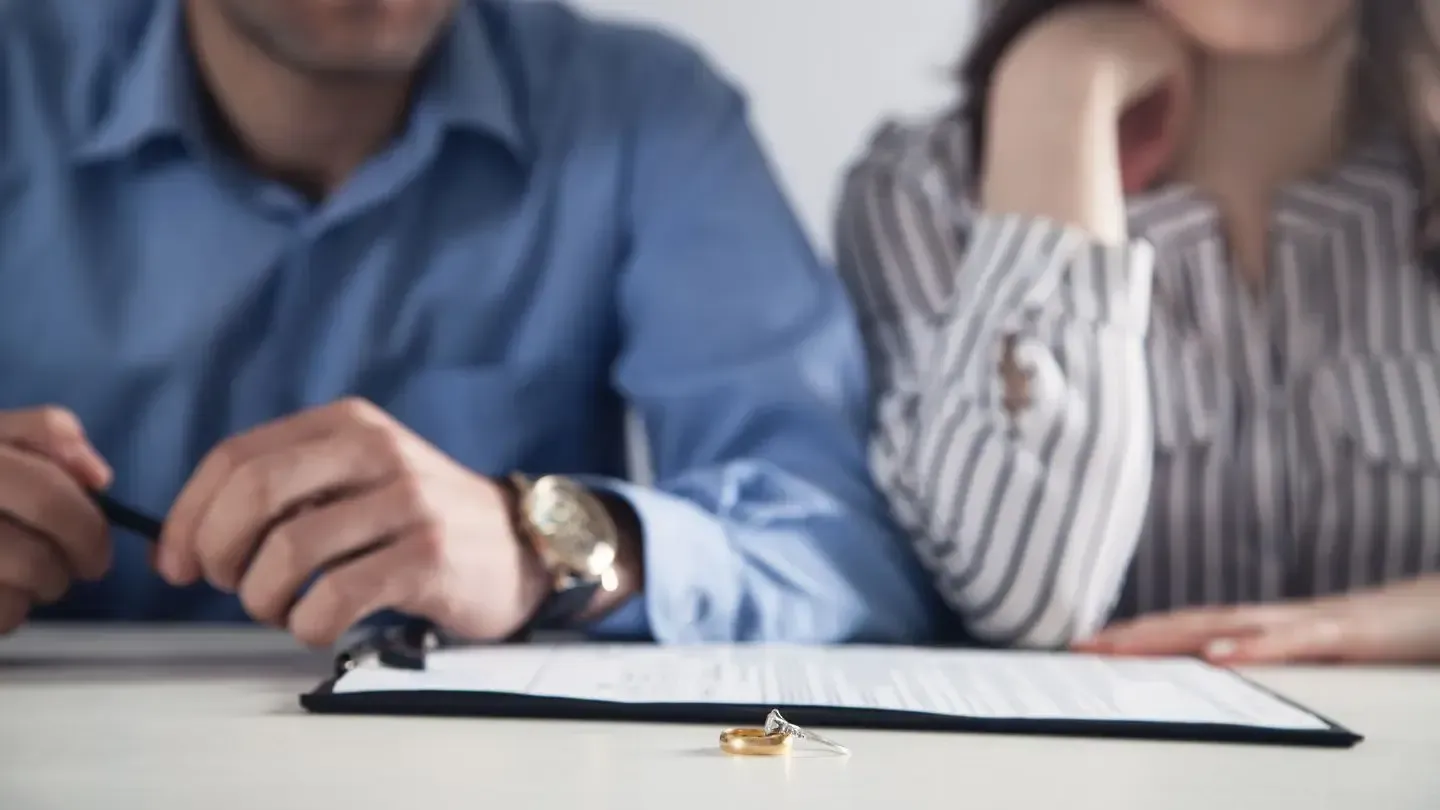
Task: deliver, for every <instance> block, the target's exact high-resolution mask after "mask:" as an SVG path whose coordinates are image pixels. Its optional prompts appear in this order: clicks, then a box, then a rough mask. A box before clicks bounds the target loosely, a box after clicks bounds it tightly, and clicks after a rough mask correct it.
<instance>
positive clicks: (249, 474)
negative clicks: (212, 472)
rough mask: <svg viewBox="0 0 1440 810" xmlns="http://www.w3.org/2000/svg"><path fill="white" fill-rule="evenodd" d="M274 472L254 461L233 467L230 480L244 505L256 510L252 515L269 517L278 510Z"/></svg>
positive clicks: (277, 491) (277, 492) (277, 489)
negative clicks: (241, 496)
mask: <svg viewBox="0 0 1440 810" xmlns="http://www.w3.org/2000/svg"><path fill="white" fill-rule="evenodd" d="M276 475H277V473H276V471H275V470H274V469H272V468H271V467H269V466H267V465H265V464H261V463H259V462H256V461H248V462H245V463H242V464H239V465H237V466H236V467H234V472H233V473H232V474H231V477H230V480H231V481H232V482H233V486H234V487H236V491H237V492H239V493H242V494H243V497H244V499H245V501H246V505H247V506H249V507H250V508H252V509H255V510H257V511H256V512H254V514H260V515H269V514H273V513H274V510H276V509H277V508H279V507H280V506H281V505H282V504H280V503H279V502H278V501H279V498H280V494H279V486H278V483H277V481H276Z"/></svg>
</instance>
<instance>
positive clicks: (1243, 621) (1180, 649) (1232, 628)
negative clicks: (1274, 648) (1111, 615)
mask: <svg viewBox="0 0 1440 810" xmlns="http://www.w3.org/2000/svg"><path fill="white" fill-rule="evenodd" d="M1276 613H1277V610H1276V608H1274V607H1271V606H1247V607H1217V608H1199V609H1196V610H1188V611H1181V612H1178V613H1168V614H1162V615H1158V616H1150V617H1145V618H1141V619H1137V620H1135V621H1132V622H1126V623H1122V624H1117V625H1113V626H1112V627H1110V628H1108V629H1106V630H1104V631H1102V632H1101V633H1100V634H1098V635H1097V636H1095V637H1094V638H1093V639H1089V640H1088V641H1085V642H1082V643H1080V644H1078V645H1076V649H1077V650H1080V651H1084V652H1094V653H1100V654H1104V655H1196V654H1199V653H1200V652H1201V651H1202V650H1203V649H1204V647H1205V645H1206V643H1208V642H1210V641H1212V640H1214V639H1217V638H1234V637H1240V636H1245V635H1249V634H1251V633H1254V632H1256V631H1257V630H1258V629H1259V628H1261V627H1263V626H1264V625H1265V624H1266V623H1268V622H1271V621H1274V620H1275V616H1276Z"/></svg>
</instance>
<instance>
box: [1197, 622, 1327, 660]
mask: <svg viewBox="0 0 1440 810" xmlns="http://www.w3.org/2000/svg"><path fill="white" fill-rule="evenodd" d="M1348 636H1349V633H1347V631H1346V624H1345V622H1344V621H1343V620H1341V619H1340V618H1339V617H1337V616H1325V615H1315V616H1311V617H1307V618H1300V619H1296V620H1294V621H1290V622H1285V623H1283V624H1276V625H1271V626H1268V627H1266V628H1265V629H1264V630H1262V631H1261V632H1259V633H1257V634H1255V635H1253V636H1249V637H1246V638H1236V639H1231V638H1219V639H1216V640H1214V641H1212V642H1211V643H1210V644H1209V645H1208V646H1207V647H1206V648H1205V651H1204V655H1205V658H1206V660H1208V661H1210V662H1212V663H1215V664H1220V665H1223V666H1237V665H1242V664H1291V663H1302V662H1303V663H1321V662H1331V661H1337V660H1341V659H1343V658H1345V657H1346V654H1347V653H1348V652H1349V650H1348V649H1347V641H1348Z"/></svg>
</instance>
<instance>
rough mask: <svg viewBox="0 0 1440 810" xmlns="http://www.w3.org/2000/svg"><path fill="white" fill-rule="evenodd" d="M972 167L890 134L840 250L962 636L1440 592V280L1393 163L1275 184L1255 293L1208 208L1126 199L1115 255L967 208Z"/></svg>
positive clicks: (932, 142)
mask: <svg viewBox="0 0 1440 810" xmlns="http://www.w3.org/2000/svg"><path fill="white" fill-rule="evenodd" d="M966 152H967V139H966V137H965V125H964V124H963V123H962V122H959V121H957V120H955V119H953V118H945V119H941V120H939V121H936V122H931V123H928V124H926V125H924V126H920V127H907V126H902V125H897V124H891V125H888V126H886V127H884V128H882V130H881V131H880V133H879V134H878V135H877V136H876V138H875V139H874V141H873V142H872V144H871V146H870V149H869V151H868V153H867V154H866V155H865V157H864V158H863V159H862V160H861V161H859V162H858V163H857V164H856V165H855V167H854V168H853V169H852V171H851V173H850V175H849V177H848V179H847V185H846V190H845V196H844V200H843V202H842V205H841V208H840V213H839V222H838V233H837V245H838V249H839V254H840V255H839V258H840V265H841V270H842V273H843V275H844V276H845V278H846V282H847V284H848V285H849V286H850V288H851V291H852V294H853V295H854V297H855V299H856V301H857V304H858V307H859V309H860V313H861V318H862V322H863V326H864V328H865V332H866V335H867V339H868V341H869V346H870V354H871V357H870V361H871V366H872V369H873V373H874V375H875V377H876V384H877V389H878V390H879V391H880V392H881V393H880V402H879V406H878V410H877V414H876V427H875V433H874V437H873V441H872V450H871V457H872V464H873V465H874V469H875V473H876V478H877V480H878V481H879V483H880V485H881V486H882V488H883V489H885V491H886V492H887V494H888V495H889V497H890V499H891V501H892V504H893V507H894V510H895V512H896V515H897V517H898V518H899V520H900V521H901V522H902V523H903V524H904V525H905V527H906V528H907V529H908V530H909V531H910V532H911V534H912V536H913V537H914V538H915V543H916V546H917V550H918V552H919V555H920V557H921V559H922V560H923V561H924V563H925V565H926V566H927V567H928V568H929V570H930V571H931V572H932V574H933V576H934V578H935V580H936V583H937V586H938V587H939V589H940V591H941V593H942V595H943V596H944V597H945V599H946V600H947V602H948V603H949V604H950V605H951V607H952V608H953V609H954V610H955V611H956V612H957V613H958V614H959V615H960V616H961V617H962V618H963V620H964V621H965V623H966V625H967V627H968V629H969V630H970V631H971V632H972V633H973V634H975V635H976V636H977V637H979V638H981V639H984V640H987V641H993V642H999V643H1006V644H1017V645H1022V646H1054V645H1060V644H1064V643H1066V642H1069V641H1072V640H1074V639H1076V638H1077V637H1083V636H1086V635H1088V634H1090V633H1092V632H1094V631H1096V630H1098V629H1099V628H1100V627H1102V626H1103V625H1104V624H1106V623H1107V622H1108V621H1110V620H1111V619H1115V618H1124V617H1128V616H1133V615H1136V614H1140V613H1148V612H1153V611H1167V610H1172V609H1178V608H1183V607H1190V606H1199V605H1210V604H1228V603H1242V602H1256V601H1274V600H1279V599H1287V598H1302V597H1311V596H1319V595H1324V594H1330V593H1335V592H1339V591H1345V590H1349V589H1355V588H1360V587H1364V586H1368V585H1375V584H1379V583H1383V582H1387V581H1391V580H1396V579H1401V578H1408V577H1413V576H1416V575H1419V574H1422V573H1426V572H1433V571H1437V570H1440V289H1437V286H1436V285H1437V279H1440V277H1437V275H1436V274H1435V273H1434V272H1433V270H1432V268H1429V267H1422V266H1421V265H1420V264H1419V263H1418V262H1417V261H1416V259H1415V258H1414V252H1413V250H1412V247H1411V245H1412V231H1413V228H1414V223H1413V220H1414V215H1415V208H1416V202H1417V197H1416V193H1415V190H1414V189H1413V188H1412V184H1411V183H1410V182H1409V180H1408V179H1407V172H1406V165H1407V164H1406V159H1405V156H1404V153H1403V150H1401V149H1399V148H1398V147H1395V146H1393V145H1376V146H1374V147H1372V148H1369V149H1366V150H1360V151H1359V152H1357V153H1356V154H1355V155H1354V156H1353V159H1351V160H1350V161H1349V162H1347V163H1346V164H1345V165H1343V166H1341V167H1339V168H1337V169H1336V170H1334V171H1333V172H1331V173H1330V174H1328V175H1327V176H1324V177H1320V178H1317V179H1314V180H1310V181H1306V182H1301V183H1297V184H1295V185H1293V186H1291V187H1289V188H1287V189H1285V190H1284V191H1283V192H1282V193H1281V194H1280V195H1279V196H1278V198H1277V200H1276V206H1275V213H1274V221H1273V223H1272V227H1271V235H1272V256H1273V260H1272V263H1271V265H1270V268H1269V273H1268V276H1267V285H1268V286H1267V288H1266V289H1265V290H1263V291H1259V292H1257V291H1255V290H1253V289H1252V288H1250V287H1249V286H1247V284H1246V282H1245V281H1243V280H1242V279H1241V278H1240V277H1239V276H1238V275H1237V274H1235V273H1234V272H1232V268H1231V267H1230V264H1229V261H1228V258H1229V257H1228V255H1227V250H1226V245H1225V240H1224V236H1223V234H1222V230H1221V227H1220V222H1219V216H1218V213H1217V211H1216V209H1215V208H1214V207H1213V205H1211V204H1210V203H1209V202H1207V200H1206V199H1205V198H1203V197H1202V196H1201V195H1200V194H1199V193H1198V192H1196V191H1195V190H1194V189H1192V188H1188V187H1184V186H1171V187H1167V188H1165V189H1162V190H1160V191H1157V192H1155V193H1151V194H1147V195H1144V196H1141V197H1137V198H1134V199H1132V200H1131V205H1130V210H1129V222H1130V237H1131V241H1130V243H1129V244H1127V245H1123V246H1106V245H1102V244H1100V243H1098V242H1096V241H1094V240H1092V239H1090V238H1089V237H1088V235H1087V234H1085V233H1083V232H1081V231H1079V230H1078V229H1073V228H1067V227H1063V226H1060V225H1058V224H1055V223H1051V222H1048V221H1042V220H1038V219H1034V218H1026V217H1020V216H1013V215H1005V216H997V215H988V214H986V213H983V212H981V211H978V210H976V208H975V207H974V206H973V204H972V202H971V200H970V199H969V198H967V189H968V188H970V179H971V172H970V168H969V167H968V166H967V165H966V163H967V160H968V158H967V156H966ZM1002 356H1013V357H1014V358H1015V359H1016V362H1017V363H1018V365H1019V366H1020V367H1021V368H1023V369H1024V371H1025V373H1026V375H1027V377H1028V380H1029V389H1030V395H1029V400H1028V403H1027V405H1026V406H1025V407H1023V408H1021V409H1019V410H1014V409H1012V408H1010V407H1007V406H1006V404H1005V403H1004V402H1003V401H1002V400H1004V397H1005V390H1006V387H1005V386H1004V385H1003V384H1002V379H1001V372H1000V365H1001V360H1002Z"/></svg>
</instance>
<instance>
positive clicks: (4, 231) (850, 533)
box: [0, 0, 933, 642]
mask: <svg viewBox="0 0 1440 810" xmlns="http://www.w3.org/2000/svg"><path fill="white" fill-rule="evenodd" d="M197 81H198V79H197V75H196V72H195V70H194V68H193V63H192V61H191V56H190V54H189V51H188V45H187V44H186V39H185V35H184V25H183V19H182V13H181V11H180V8H179V3H178V2H177V0H43V2H37V1H36V0H13V1H12V0H0V409H11V408H20V407H28V406H35V405H40V404H47V403H48V404H58V405H63V406H66V407H68V408H71V409H72V410H74V411H75V412H76V413H77V414H78V415H79V416H80V418H81V419H82V421H83V422H84V424H85V426H86V429H87V431H88V433H89V435H90V437H91V439H92V440H93V442H94V443H95V445H96V447H97V448H98V449H99V451H100V452H101V453H102V454H103V455H104V456H105V458H106V459H107V460H108V461H109V462H110V463H111V464H112V466H113V467H114V469H115V473H116V477H115V485H114V494H115V495H116V496H117V497H118V498H120V499H122V500H125V501H129V502H132V503H134V504H136V505H139V506H141V507H143V508H146V509H149V510H153V511H154V512H156V513H164V512H165V510H166V509H167V507H168V506H169V504H170V503H171V500H172V499H173V498H174V497H175V495H176V494H177V493H178V492H179V490H180V487H181V486H182V484H184V482H185V480H186V479H187V477H188V476H189V475H190V474H191V472H192V471H193V470H194V469H195V467H196V465H197V464H198V462H199V461H200V459H201V458H202V456H203V455H204V454H205V453H206V452H207V451H208V450H210V449H211V448H212V447H214V446H215V445H216V444H217V443H219V442H221V441H222V440H224V439H225V438H226V437H229V436H232V435H234V434H235V433H237V432H239V431H243V430H246V429H248V428H251V427H254V426H256V425H258V424H261V423H263V422H266V421H269V420H272V419H275V418H277V417H281V416H284V415H287V414H291V413H293V412H295V411H298V410H301V409H304V408H307V407H312V406H316V405H320V404H323V403H327V402H331V401H334V400H335V399H337V398H340V397H343V396H346V395H359V396H363V397H366V398H368V399H370V400H372V401H374V402H375V403H377V404H379V405H380V406H382V407H384V408H385V409H386V410H388V411H389V412H391V413H392V414H394V415H395V416H396V417H397V418H399V419H400V420H401V421H403V422H404V423H406V424H408V425H409V426H410V427H411V428H413V429H414V430H415V431H417V432H418V433H419V434H421V435H423V436H424V437H426V438H427V439H428V440H430V441H431V442H433V443H434V444H436V445H437V446H438V447H440V448H442V449H443V450H445V451H446V452H448V453H449V454H450V455H451V456H453V457H454V458H456V459H457V460H459V461H460V462H462V463H464V464H466V465H468V466H469V467H471V468H472V469H475V470H477V471H479V472H482V473H485V474H491V475H497V474H503V473H505V472H508V471H510V470H514V469H522V470H525V471H527V472H530V473H534V474H543V473H565V474H573V475H582V476H586V477H587V480H588V481H590V482H592V484H593V485H596V486H599V487H606V488H609V489H611V490H613V491H615V492H617V493H619V494H621V495H623V496H624V497H626V498H628V499H629V500H630V502H631V503H632V504H633V505H634V506H635V508H636V510H637V512H638V514H639V515H640V518H641V521H642V524H643V529H644V536H645V545H644V563H645V571H646V576H645V590H644V593H643V595H642V596H639V597H636V598H635V599H634V600H632V601H631V602H630V603H629V604H627V605H626V606H624V607H623V608H622V609H621V610H619V611H617V612H616V613H614V614H612V615H611V616H610V617H609V618H608V619H607V620H605V621H603V622H601V623H600V624H599V626H598V627H597V628H595V632H596V633H597V634H598V635H600V636H602V637H653V638H656V639H658V640H661V641H666V642H699V641H711V640H716V641H724V640H788V641H805V642H809V641H835V640H846V639H867V640H890V641H905V640H912V639H917V638H920V637H922V636H924V635H925V634H926V633H927V632H928V629H929V622H930V617H931V616H932V615H933V613H932V610H931V608H932V604H931V598H930V597H929V596H928V595H927V594H928V592H929V588H928V585H926V584H925V581H924V579H923V577H922V576H921V575H920V573H919V571H918V570H917V568H916V566H915V564H914V563H913V561H912V560H911V559H910V558H909V552H908V550H907V546H906V544H905V543H904V542H902V539H901V538H900V537H899V536H897V533H896V530H895V528H894V526H893V525H892V523H891V522H890V521H889V519H888V518H887V515H886V512H885V509H884V507H883V506H882V501H881V500H880V499H879V497H878V496H877V493H876V492H875V491H874V489H873V487H872V484H871V482H870V480H869V478H868V476H867V473H866V463H865V462H866V459H865V456H864V450H863V442H864V436H865V431H866V426H867V425H866V423H867V420H868V416H869V414H868V405H867V394H868V392H867V386H866V379H865V378H866V370H865V368H864V367H863V360H862V353H861V347H860V342H859V337H858V333H857V329H856V325H855V323H854V319H853V315H852V311H851V310H850V308H849V305H848V303H847V302H846V300H845V299H844V297H843V292H842V288H841V286H840V284H839V283H838V281H837V279H836V278H835V277H834V275H833V274H832V273H831V272H829V271H828V270H827V269H826V268H824V267H822V266H821V265H820V264H819V263H818V262H817V260H816V258H815V257H814V255H812V252H811V250H810V248H809V247H808V246H807V244H806V240H805V237H804V236H803V234H802V231H801V229H800V228H799V227H798V224H797V222H796V220H795V218H794V217H793V215H792V212H791V211H790V210H789V209H788V207H787V205H786V202H785V200H784V199H783V196H782V194H781V193H780V192H779V190H778V189H777V187H776V184H775V182H774V180H773V178H772V176H771V172H770V170H769V168H768V166H767V164H766V161H765V158H764V156H763V155H762V153H761V151H760V149H759V148H758V147H757V145H756V142H755V140H754V138H753V136H752V134H751V131H750V129H749V127H748V124H747V120H746V109H745V104H744V102H743V99H742V98H741V97H740V95H738V94H737V92H736V91H735V90H733V89H732V88H731V87H729V86H727V84H725V83H724V82H723V81H721V80H720V79H719V78H717V76H716V75H715V74H714V73H713V72H712V71H711V70H710V69H709V68H708V67H707V66H706V65H705V64H704V62H703V61H702V60H701V59H700V58H699V57H697V56H696V55H695V54H694V53H693V52H692V51H691V50H689V49H687V48H686V47H683V46H682V45H680V44H677V43H676V42H674V41H672V40H670V39H667V38H665V37H663V36H660V35H658V34H656V33H653V32H649V31H646V30H642V29H639V28H633V27H622V26H618V25H607V24H600V23H597V22H594V21H591V20H588V19H586V18H584V17H582V16H580V15H578V14H576V13H575V12H573V11H570V10H567V9H566V8H565V7H563V6H560V5H554V4H551V3H548V2H502V1H500V0H466V2H465V3H464V4H463V5H462V8H461V11H460V12H459V14H458V17H457V19H456V20H455V22H454V25H453V27H452V28H451V29H450V30H449V31H448V32H447V34H446V37H445V39H444V40H443V42H442V43H441V46H440V48H439V49H438V50H437V51H436V53H435V55H434V58H433V59H432V60H431V62H430V65H429V67H428V68H427V71H426V73H425V75H424V77H423V81H422V84H421V87H420V89H419V92H418V93H417V99H416V102H415V104H414V108H413V110H412V112H411V114H410V117H409V120H408V123H407V125H406V126H405V127H404V130H403V132H402V133H401V134H400V135H399V136H398V137H397V138H396V140H395V142H394V143H393V144H392V145H391V146H390V147H389V148H387V149H386V150H385V151H384V152H383V153H381V154H379V155H377V156H375V157H374V158H373V159H372V160H371V161H369V162H368V163H367V164H366V165H364V166H363V167H362V168H361V169H360V170H359V171H358V172H356V173H355V175H354V176H353V177H352V178H350V180H349V181H348V182H347V183H346V184H345V185H344V186H343V187H342V188H340V189H339V190H338V191H336V192H335V193H334V194H333V195H331V196H330V197H329V198H328V199H326V200H324V201H323V202H322V203H319V204H311V203H308V202H307V201H306V200H305V199H304V198H303V197H302V196H300V195H298V194H296V193H295V192H294V191H292V190H291V189H289V188H286V187H284V186H281V185H278V184H276V183H273V182H269V181H267V180H265V179H263V178H261V177H259V176H257V175H255V174H253V173H251V172H249V171H247V170H246V168H245V167H243V166H242V165H240V164H239V163H238V162H237V161H236V160H235V159H234V158H233V157H232V156H231V155H230V154H227V153H226V152H225V151H224V150H222V149H220V148H219V147H218V146H217V145H216V143H215V142H214V141H213V140H211V139H209V138H207V133H206V126H205V121H204V120H203V116H202V113H201V104H200V101H199V100H200V98H202V96H201V95H200V94H199V93H198V92H197ZM627 405H628V406H631V407H633V408H634V409H635V411H636V412H637V413H638V415H639V416H640V417H641V420H642V421H643V423H644V425H645V429H646V432H647V435H648V437H649V440H650V443H651V450H652V452H653V464H654V470H655V475H656V486H655V487H654V488H648V487H646V488H642V487H639V486H635V485H632V484H629V483H626V482H625V475H626V472H627V470H626V452H625V414H626V409H627ZM476 542H483V538H476ZM115 543H116V548H115V558H114V559H115V562H114V567H113V569H112V572H111V574H110V575H109V577H108V578H107V579H105V580H104V581H103V582H100V583H96V584H93V585H77V586H76V587H75V588H74V589H73V591H72V592H71V594H70V595H69V596H68V597H67V599H66V600H65V601H64V602H63V603H62V604H60V605H58V606H55V607H54V608H51V609H47V610H43V611H41V612H40V613H39V615H40V616H41V617H49V618H75V619H126V620H218V621H228V620H241V619H243V618H244V615H243V613H242V611H241V609H240V606H239V604H238V602H237V600H236V599H235V598H233V597H231V596H228V595H224V594H220V593H217V592H215V591H213V590H211V589H210V588H209V587H208V586H196V587H194V588H189V589H184V590H176V589H173V588H170V587H169V586H167V585H165V584H164V583H163V582H162V581H161V580H160V579H159V578H158V577H157V576H156V575H155V574H154V573H153V572H152V571H151V569H150V567H149V564H148V561H147V549H146V548H145V544H144V543H143V542H142V541H140V540H138V539H137V538H134V537H129V536H117V537H116V538H115Z"/></svg>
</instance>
